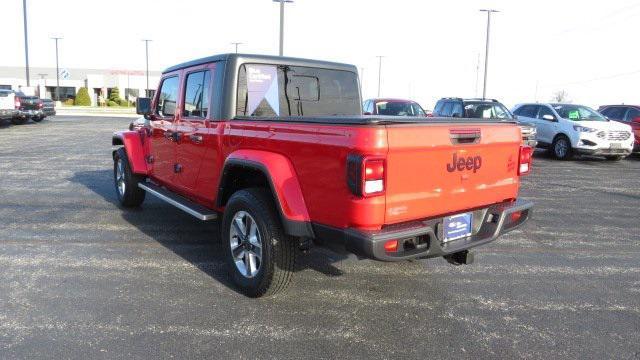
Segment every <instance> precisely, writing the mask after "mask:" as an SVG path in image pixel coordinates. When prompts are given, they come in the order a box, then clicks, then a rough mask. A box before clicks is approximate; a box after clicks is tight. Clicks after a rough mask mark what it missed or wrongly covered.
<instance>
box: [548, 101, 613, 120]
mask: <svg viewBox="0 0 640 360" xmlns="http://www.w3.org/2000/svg"><path fill="white" fill-rule="evenodd" d="M553 108H554V110H555V111H556V112H557V113H558V115H560V117H561V118H563V119H568V120H571V121H607V119H605V118H604V116H602V115H600V114H599V113H597V112H596V111H594V110H592V109H590V108H588V107H586V106H582V105H565V104H556V105H553Z"/></svg>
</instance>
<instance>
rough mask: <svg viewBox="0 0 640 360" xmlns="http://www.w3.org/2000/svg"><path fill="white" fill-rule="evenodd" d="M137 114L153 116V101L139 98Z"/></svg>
mask: <svg viewBox="0 0 640 360" xmlns="http://www.w3.org/2000/svg"><path fill="white" fill-rule="evenodd" d="M136 113H138V115H144V116H147V115H150V114H151V99H150V98H143V97H141V98H138V100H137V101H136Z"/></svg>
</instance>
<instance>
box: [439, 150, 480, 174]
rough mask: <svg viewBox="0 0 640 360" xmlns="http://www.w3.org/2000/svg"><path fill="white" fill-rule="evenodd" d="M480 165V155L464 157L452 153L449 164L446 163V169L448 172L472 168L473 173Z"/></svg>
mask: <svg viewBox="0 0 640 360" xmlns="http://www.w3.org/2000/svg"><path fill="white" fill-rule="evenodd" d="M481 167H482V157H481V156H473V157H472V156H469V157H467V158H465V157H464V156H460V157H458V154H456V153H453V160H452V161H451V164H447V171H448V172H454V171H456V170H458V171H464V170H465V169H466V170H473V172H474V173H475V172H476V171H478V169H480V168H481Z"/></svg>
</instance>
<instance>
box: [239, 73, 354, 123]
mask: <svg viewBox="0 0 640 360" xmlns="http://www.w3.org/2000/svg"><path fill="white" fill-rule="evenodd" d="M237 96H238V100H237V104H236V115H237V116H266V117H275V116H331V115H360V114H361V113H362V108H361V107H360V92H359V88H358V76H357V75H356V74H355V73H354V72H350V71H341V70H331V69H320V68H313V67H302V66H288V65H267V64H244V65H242V66H241V67H240V71H239V73H238V93H237Z"/></svg>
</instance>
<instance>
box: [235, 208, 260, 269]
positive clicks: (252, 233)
mask: <svg viewBox="0 0 640 360" xmlns="http://www.w3.org/2000/svg"><path fill="white" fill-rule="evenodd" d="M229 244H230V246H231V256H232V257H233V262H234V263H235V264H236V268H237V269H238V271H239V272H240V274H242V276H244V277H246V278H252V277H254V276H256V275H257V274H258V272H259V271H260V267H261V266H262V236H261V235H260V230H259V229H258V224H256V222H255V220H254V219H253V217H252V216H251V215H250V214H249V213H248V212H246V211H238V212H237V213H235V215H233V219H232V220H231V228H230V231H229Z"/></svg>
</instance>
